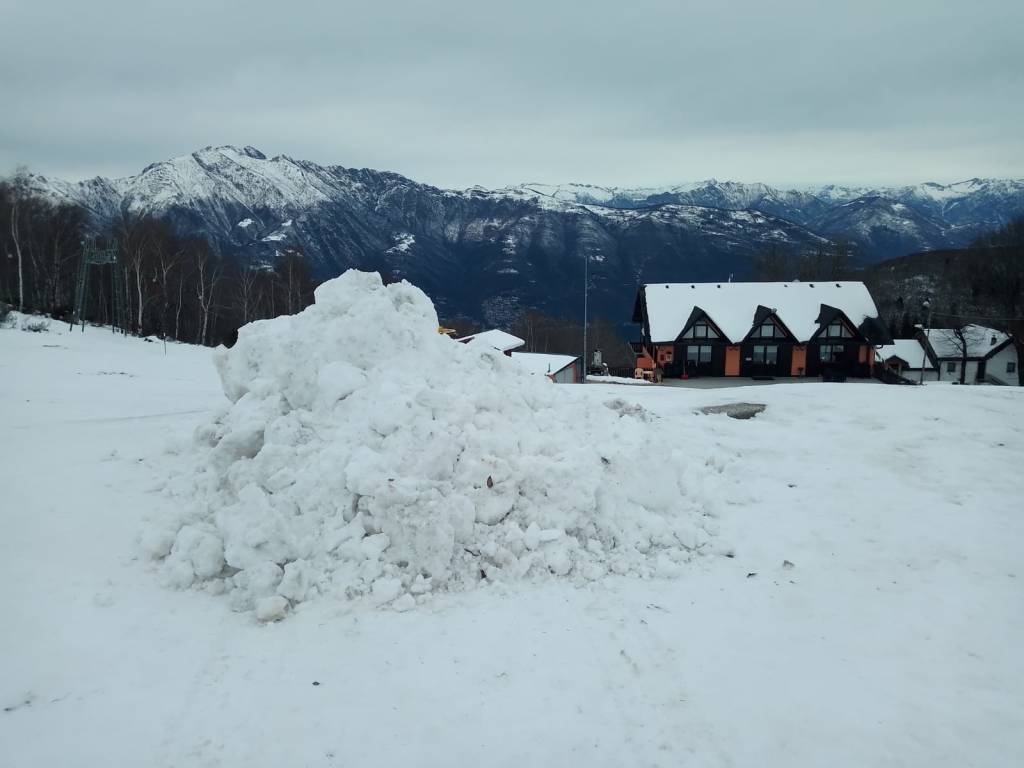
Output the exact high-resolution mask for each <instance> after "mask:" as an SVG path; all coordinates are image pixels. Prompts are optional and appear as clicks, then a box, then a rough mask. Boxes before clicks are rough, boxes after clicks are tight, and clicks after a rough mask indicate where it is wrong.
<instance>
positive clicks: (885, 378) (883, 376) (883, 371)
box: [871, 365, 920, 386]
mask: <svg viewBox="0 0 1024 768" xmlns="http://www.w3.org/2000/svg"><path fill="white" fill-rule="evenodd" d="M871 374H872V376H873V377H874V378H876V379H878V380H879V381H880V382H882V383H883V384H905V385H908V386H915V385H917V384H919V383H920V382H917V381H914V380H913V379H908V378H906V377H904V376H900V375H899V374H898V373H896V371H894V370H893V369H892V368H886V367H885V366H884V365H876V366H875V367H874V368H873V369H872V371H871Z"/></svg>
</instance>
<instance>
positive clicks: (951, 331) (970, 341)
mask: <svg viewBox="0 0 1024 768" xmlns="http://www.w3.org/2000/svg"><path fill="white" fill-rule="evenodd" d="M950 317H956V316H955V315H950ZM986 333H987V329H985V328H982V327H981V326H979V325H971V324H970V323H965V322H963V321H962V320H957V322H955V323H953V324H951V327H949V328H937V329H933V330H932V334H933V335H934V337H935V339H936V341H938V342H939V343H940V344H941V345H942V348H944V349H947V350H953V351H954V353H955V354H956V356H957V357H958V358H959V360H960V383H961V384H965V383H966V382H967V358H968V357H971V356H972V355H971V352H972V351H975V350H977V349H978V348H979V347H981V346H982V345H983V344H984V343H985V336H986Z"/></svg>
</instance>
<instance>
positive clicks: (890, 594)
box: [0, 324, 1024, 768]
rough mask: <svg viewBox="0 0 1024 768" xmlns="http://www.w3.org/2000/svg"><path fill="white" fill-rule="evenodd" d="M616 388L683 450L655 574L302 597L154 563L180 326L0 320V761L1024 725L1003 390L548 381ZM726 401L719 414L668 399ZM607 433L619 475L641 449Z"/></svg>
mask: <svg viewBox="0 0 1024 768" xmlns="http://www.w3.org/2000/svg"><path fill="white" fill-rule="evenodd" d="M552 386H553V387H555V391H556V392H557V393H558V396H559V397H564V398H566V399H567V400H580V399H582V400H584V401H587V402H590V403H591V404H592V406H593V407H594V408H602V407H603V404H604V403H606V402H607V401H609V400H614V399H618V400H622V401H625V402H626V403H627V404H640V405H642V406H643V407H644V408H646V409H647V410H649V411H650V412H652V413H653V414H655V415H657V416H658V417H659V418H658V419H656V420H654V421H652V422H651V424H652V426H651V428H652V429H658V430H664V429H668V430H672V431H673V434H674V435H675V438H676V440H677V441H678V445H679V446H680V448H682V449H683V450H688V451H691V452H692V453H693V456H692V460H693V461H699V462H701V463H702V464H703V465H704V466H705V477H706V481H705V480H702V479H701V478H700V477H699V476H698V477H696V478H695V479H694V481H693V482H694V483H697V484H699V483H702V482H703V483H705V487H704V488H703V491H707V490H708V489H713V490H714V491H715V493H716V494H719V495H720V497H721V498H720V502H721V503H720V505H719V507H720V509H719V520H718V523H719V527H720V530H719V532H718V534H717V543H718V545H719V546H720V548H721V549H722V550H723V551H727V552H728V554H731V555H733V556H732V557H729V556H727V555H707V556H702V557H698V558H697V559H695V560H694V561H693V562H691V563H689V564H687V566H686V568H685V569H684V571H683V573H682V575H681V576H679V577H678V578H673V579H638V578H632V577H606V578H603V579H601V580H599V581H596V582H592V583H588V584H584V585H582V586H578V585H576V586H574V585H573V584H570V583H568V582H565V581H560V580H556V579H553V578H552V579H547V580H544V579H541V580H534V581H529V580H528V581H523V582H514V583H506V584H504V585H501V586H497V587H487V586H483V587H481V588H478V589H475V590H471V591H463V592H456V593H443V592H442V593H438V594H436V595H435V596H434V597H433V599H432V600H431V601H429V602H427V603H425V604H424V605H421V606H418V607H417V608H416V609H415V610H412V611H409V612H405V613H396V612H392V611H381V610H377V609H369V608H366V607H363V606H362V605H358V604H352V603H346V602H342V601H334V600H330V599H320V600H317V601H312V602H309V603H305V604H303V605H302V606H301V607H300V608H301V609H300V610H297V611H295V613H294V614H293V615H291V616H289V617H288V618H287V619H286V620H285V621H283V622H280V623H273V624H260V623H259V622H258V621H257V620H256V619H255V618H254V617H253V615H252V613H251V612H242V613H236V612H233V611H232V610H231V607H230V602H229V601H228V600H225V599H223V598H221V597H215V596H210V595H208V594H206V593H204V592H200V591H188V590H186V591H175V590H171V589H168V588H165V587H163V586H161V585H160V584H159V580H158V573H157V569H156V567H155V566H154V565H153V564H152V563H151V562H149V561H148V560H147V559H146V558H145V557H144V556H142V555H141V554H140V552H139V547H138V544H137V541H136V540H137V536H138V533H139V530H140V526H141V525H142V520H143V518H145V517H150V516H160V515H162V514H167V515H171V514H172V513H173V512H174V511H175V510H173V509H172V506H173V502H172V501H171V498H170V497H168V496H166V495H163V494H161V493H158V492H156V491H155V490H154V488H156V487H157V486H158V485H160V484H161V483H162V481H163V479H164V477H165V474H166V467H165V463H166V461H167V458H166V457H165V455H164V453H163V451H164V448H165V446H166V445H167V443H168V441H171V442H175V441H181V440H183V439H185V438H186V437H187V436H188V435H189V434H190V433H191V432H192V430H193V429H194V428H195V426H196V425H197V424H200V423H202V422H204V421H207V420H209V418H210V414H211V413H212V412H213V411H214V410H215V409H218V408H221V407H222V406H223V405H224V403H225V399H224V395H223V394H222V392H221V389H220V384H219V382H218V380H217V377H216V374H215V371H214V368H213V365H212V363H211V355H210V352H209V351H208V350H203V349H196V348H192V347H187V346H183V345H168V346H167V348H166V351H165V349H164V347H163V346H162V345H160V344H157V343H151V342H145V341H140V340H137V339H125V338H121V337H115V336H113V335H111V334H110V333H109V332H105V331H103V330H101V329H96V328H90V329H89V330H87V331H86V332H85V333H84V334H83V333H80V332H76V333H72V334H69V333H66V332H65V331H64V330H63V328H62V327H61V326H58V325H56V324H54V325H53V326H51V331H50V332H48V333H28V332H24V331H21V330H0V488H2V489H3V491H2V494H0V521H2V528H0V583H2V584H3V590H2V593H0V617H2V623H0V705H2V708H3V711H2V712H0V765H3V766H5V767H6V766H11V767H12V768H22V767H25V768H35V767H36V766H59V765H60V766H62V765H74V766H111V765H131V766H150V765H153V766H186V765H187V766H246V767H247V768H250V767H253V766H342V765H344V766H386V765H405V766H436V765H449V766H458V765H489V766H522V765H534V766H538V765H551V766H566V765H573V766H575V765H579V766H626V765H630V766H632V765H661V766H680V765H696V766H750V765H756V766H786V768H799V767H801V766H822V765H829V766H867V765H870V766H876V767H877V766H925V765H927V766H930V767H934V766H951V767H952V766H956V767H957V768H960V767H961V766H967V765H972V766H1007V765H1012V764H1015V763H1016V762H1017V761H1018V760H1019V758H1020V755H1021V754H1024V655H1022V654H1021V650H1020V649H1021V648H1024V567H1022V560H1021V552H1022V551H1024V516H1022V515H1021V498H1022V496H1021V490H1022V487H1021V476H1020V468H1021V467H1022V466H1024V392H1022V391H1021V390H1019V389H1009V388H997V387H921V388H917V387H884V386H871V387H857V386H849V385H842V384H820V385H818V384H805V385H801V386H790V385H778V386H773V387H755V388H749V387H748V388H743V389H735V390H728V389H718V390H688V389H680V388H669V387H653V386H649V387H622V386H615V385H601V384H591V385H587V386H575V387H574V386H567V385H561V386H559V385H552ZM741 400H745V401H756V402H763V403H766V404H767V406H768V407H767V410H766V411H765V412H764V413H762V414H761V415H759V416H757V417H756V418H754V419H752V420H748V421H736V420H732V419H729V418H727V417H725V416H699V415H695V414H694V413H693V411H694V409H695V408H697V407H699V406H701V405H707V404H715V403H724V402H730V401H741ZM644 466H645V461H644V456H643V455H638V456H637V457H636V484H637V486H639V487H644V486H651V487H653V486H656V485H658V484H659V483H661V482H663V481H662V479H661V478H658V477H654V476H651V475H650V474H649V473H648V472H645V469H644Z"/></svg>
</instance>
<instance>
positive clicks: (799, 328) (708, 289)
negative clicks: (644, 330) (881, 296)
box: [644, 281, 878, 342]
mask: <svg viewBox="0 0 1024 768" xmlns="http://www.w3.org/2000/svg"><path fill="white" fill-rule="evenodd" d="M644 295H645V297H646V301H647V317H648V320H649V322H650V331H651V340H652V341H656V342H658V341H675V339H676V338H677V337H678V336H679V334H680V332H681V331H682V330H683V327H684V326H685V325H686V322H687V321H688V320H689V319H690V315H691V314H692V312H693V310H694V309H695V308H699V309H701V310H703V311H704V312H705V313H707V315H708V317H710V318H711V320H712V321H713V322H714V323H715V325H717V326H718V327H719V328H720V329H721V330H722V333H724V334H725V335H726V336H727V337H728V339H729V341H732V342H738V341H740V340H741V339H743V338H744V337H745V336H746V335H747V334H748V333H749V332H750V329H751V328H752V327H753V324H754V313H755V312H756V311H757V307H758V306H759V305H760V306H764V307H768V308H770V309H773V310H775V312H776V314H777V315H778V317H779V319H780V320H781V321H782V322H783V323H784V324H785V326H786V327H787V328H789V330H790V331H791V332H792V333H793V335H794V336H796V338H797V340H798V341H807V340H808V339H810V338H811V336H813V335H814V334H815V332H817V331H818V328H819V326H818V323H816V322H815V320H816V319H817V317H818V315H819V313H820V312H821V305H822V304H827V305H828V306H830V307H835V308H836V309H840V310H842V311H843V313H844V314H845V315H846V316H847V317H848V318H850V320H851V321H852V322H853V323H854V324H855V325H860V324H861V323H862V322H863V321H864V320H865V319H866V318H869V317H876V316H877V315H878V309H877V308H876V307H875V302H874V301H873V300H872V298H871V294H870V293H869V292H868V289H867V287H866V286H865V285H864V283H860V282H849V281H847V282H838V283H837V282H817V281H816V282H813V283H802V282H793V283H649V284H647V285H645V286H644Z"/></svg>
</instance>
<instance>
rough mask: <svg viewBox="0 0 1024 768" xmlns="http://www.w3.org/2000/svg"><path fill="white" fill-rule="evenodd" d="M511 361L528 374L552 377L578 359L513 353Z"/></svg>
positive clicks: (567, 356)
mask: <svg viewBox="0 0 1024 768" xmlns="http://www.w3.org/2000/svg"><path fill="white" fill-rule="evenodd" d="M512 359H513V360H514V361H515V362H517V363H519V365H521V366H522V367H523V368H525V369H526V370H528V371H529V372H530V373H541V374H544V375H545V376H552V375H554V374H556V373H558V372H559V371H561V370H562V369H563V368H568V367H569V366H570V365H572V364H573V363H574V362H576V360H578V359H579V358H576V357H573V356H572V355H548V354H544V353H541V352H513V353H512Z"/></svg>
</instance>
